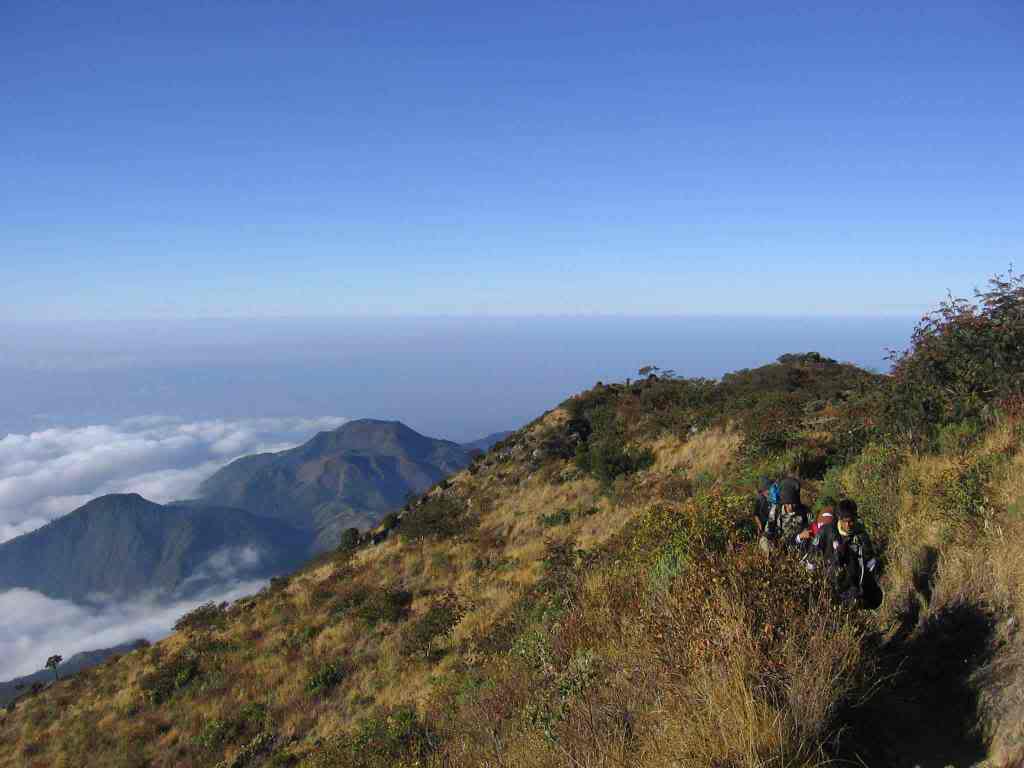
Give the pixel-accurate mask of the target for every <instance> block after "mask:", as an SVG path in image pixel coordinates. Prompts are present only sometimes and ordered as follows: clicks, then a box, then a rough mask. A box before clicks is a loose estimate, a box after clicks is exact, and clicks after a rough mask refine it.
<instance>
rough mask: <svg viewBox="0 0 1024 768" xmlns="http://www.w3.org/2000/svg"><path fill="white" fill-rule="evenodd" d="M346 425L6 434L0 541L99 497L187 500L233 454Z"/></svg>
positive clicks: (288, 422)
mask: <svg viewBox="0 0 1024 768" xmlns="http://www.w3.org/2000/svg"><path fill="white" fill-rule="evenodd" d="M345 421H346V419H344V418H342V417H340V416H322V417H317V418H256V419H241V420H234V421H230V420H224V419H211V420H207V421H196V422H183V421H180V420H177V419H173V418H169V417H164V416H144V417H140V418H134V419H127V420H125V421H121V422H118V423H116V424H97V425H93V426H88V427H78V428H61V427H56V428H52V429H46V430H43V431H40V432H32V433H31V434H9V435H7V436H6V437H4V438H2V439H0V542H4V541H7V540H8V539H11V538H14V537H15V536H19V535H21V534H23V533H28V532H29V531H32V530H34V529H36V528H38V527H40V526H42V525H44V524H45V523H47V522H49V521H50V520H54V519H55V518H58V517H61V516H62V515H66V514H67V513H68V512H71V511H73V510H74V509H76V508H77V507H80V506H81V505H82V504H84V503H85V502H87V501H89V499H92V498H95V497H96V496H102V495H103V494H106V493H139V494H142V495H143V496H145V497H146V498H147V499H150V500H151V501H156V502H160V503H162V502H167V501H173V500H176V499H187V498H190V497H192V496H194V495H195V493H196V490H197V489H198V487H199V483H201V482H202V481H203V480H204V479H205V478H207V477H209V476H210V475H211V474H212V473H213V472H215V471H216V470H217V469H219V468H220V467H222V466H224V465H225V464H227V463H228V462H230V461H233V460H234V459H236V458H238V457H239V456H243V455H246V454H250V453H259V452H262V451H280V450H284V449H285V448H289V447H291V446H294V445H298V444H300V443H302V442H304V441H305V440H308V439H309V438H310V437H312V435H313V434H314V433H315V432H318V431H320V430H324V429H333V428H335V427H338V426H340V425H341V424H342V423H344V422H345ZM0 615H3V614H2V613H0ZM65 655H67V654H65Z"/></svg>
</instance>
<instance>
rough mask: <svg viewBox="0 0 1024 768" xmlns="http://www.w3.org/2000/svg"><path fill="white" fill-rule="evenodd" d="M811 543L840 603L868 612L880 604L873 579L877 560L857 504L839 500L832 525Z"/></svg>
mask: <svg viewBox="0 0 1024 768" xmlns="http://www.w3.org/2000/svg"><path fill="white" fill-rule="evenodd" d="M815 544H816V545H817V547H818V549H820V550H821V552H822V554H823V556H824V557H825V562H826V563H827V564H828V565H829V566H830V569H831V571H832V573H833V577H834V578H835V589H836V595H837V596H838V598H839V601H840V602H842V603H848V604H859V605H861V606H863V607H865V608H870V609H874V608H877V607H878V606H879V605H881V603H882V590H881V588H880V587H879V586H878V581H877V579H876V575H877V573H878V558H877V557H875V550H874V547H873V546H872V544H871V538H870V537H869V536H868V533H867V531H865V530H864V527H863V526H862V525H861V524H860V519H859V517H858V515H857V502H855V501H853V500H852V499H843V500H842V501H840V502H839V507H838V509H837V510H836V520H835V523H834V524H832V525H826V526H824V527H823V528H822V529H821V530H820V531H819V533H818V535H817V536H816V537H815Z"/></svg>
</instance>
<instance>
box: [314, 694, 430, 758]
mask: <svg viewBox="0 0 1024 768" xmlns="http://www.w3.org/2000/svg"><path fill="white" fill-rule="evenodd" d="M437 742H438V736H437V734H436V733H434V732H433V730H432V729H431V728H430V727H429V726H428V725H427V724H426V723H424V722H423V721H422V720H421V719H420V718H419V716H418V715H417V714H416V710H415V709H413V708H412V707H399V708H397V709H393V710H390V711H385V712H380V713H378V714H376V715H373V716H372V717H368V718H366V719H364V720H363V721H362V722H360V724H359V727H358V728H357V729H356V731H355V732H354V733H352V734H344V735H341V736H336V737H335V738H333V739H332V740H330V741H329V742H328V743H327V744H325V745H324V746H323V747H322V748H321V749H320V750H319V751H318V752H316V753H315V754H314V755H312V756H311V759H310V765H311V766H313V768H395V767H396V766H417V765H425V764H426V762H427V759H428V758H429V757H430V755H431V753H432V752H433V751H434V750H435V748H436V745H437Z"/></svg>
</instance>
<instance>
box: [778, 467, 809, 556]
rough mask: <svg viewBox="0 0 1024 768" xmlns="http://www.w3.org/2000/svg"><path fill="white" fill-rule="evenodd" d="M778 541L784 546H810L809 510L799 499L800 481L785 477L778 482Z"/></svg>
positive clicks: (803, 547)
mask: <svg viewBox="0 0 1024 768" xmlns="http://www.w3.org/2000/svg"><path fill="white" fill-rule="evenodd" d="M778 519H779V536H778V539H779V542H780V543H781V544H782V545H783V546H784V547H794V548H797V549H800V550H806V549H807V548H808V547H809V546H810V542H811V531H810V528H809V527H808V523H809V521H810V510H808V509H807V507H805V506H804V505H803V502H801V501H800V481H799V480H797V479H796V478H793V477H787V478H786V479H785V480H783V481H782V482H781V483H780V484H779V507H778Z"/></svg>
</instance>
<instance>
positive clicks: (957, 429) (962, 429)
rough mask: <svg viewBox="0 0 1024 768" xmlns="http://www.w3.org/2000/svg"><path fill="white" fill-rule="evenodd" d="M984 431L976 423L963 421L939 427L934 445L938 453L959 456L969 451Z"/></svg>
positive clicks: (979, 424) (978, 423)
mask: <svg viewBox="0 0 1024 768" xmlns="http://www.w3.org/2000/svg"><path fill="white" fill-rule="evenodd" d="M983 431H984V427H983V426H982V424H981V423H980V422H978V421H974V420H970V419H968V420H965V421H958V422H955V423H953V424H945V425H943V426H941V427H939V430H938V436H937V438H936V444H937V446H938V449H939V452H941V453H945V454H950V455H953V456H961V455H963V454H965V453H966V452H967V451H968V450H970V448H971V446H972V445H974V443H975V442H977V440H978V438H979V437H980V436H981V434H982V432H983Z"/></svg>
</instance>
